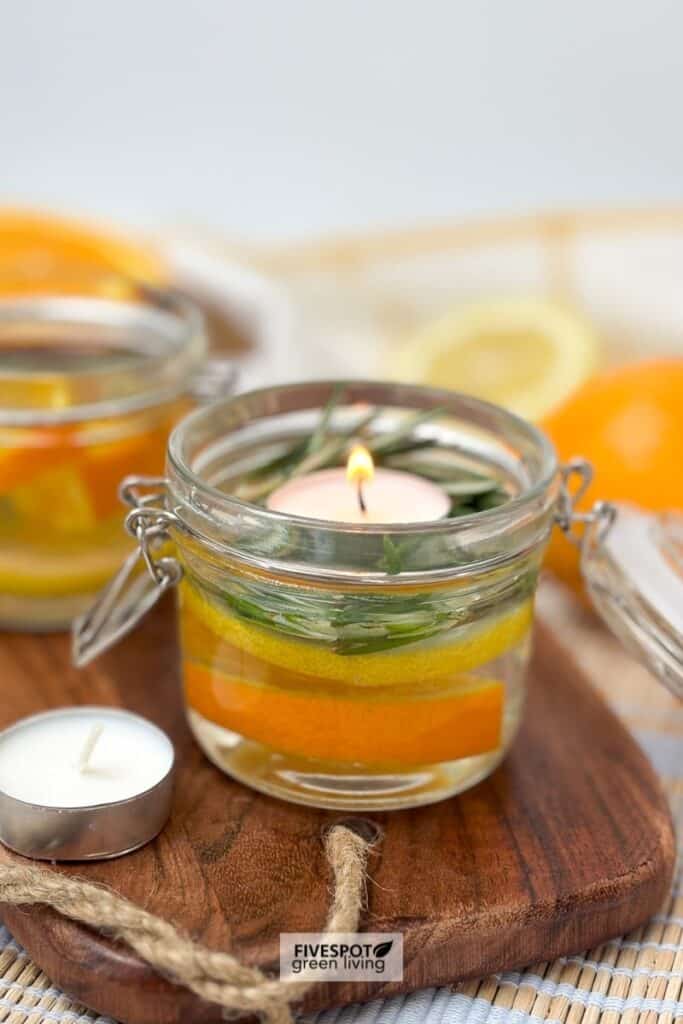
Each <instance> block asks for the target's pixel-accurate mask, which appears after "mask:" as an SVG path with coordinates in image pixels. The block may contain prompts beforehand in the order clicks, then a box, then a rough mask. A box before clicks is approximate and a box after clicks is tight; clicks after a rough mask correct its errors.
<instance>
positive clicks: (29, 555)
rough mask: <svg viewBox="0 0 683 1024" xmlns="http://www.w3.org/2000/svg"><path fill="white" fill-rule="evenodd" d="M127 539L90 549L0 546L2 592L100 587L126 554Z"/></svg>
mask: <svg viewBox="0 0 683 1024" xmlns="http://www.w3.org/2000/svg"><path fill="white" fill-rule="evenodd" d="M127 550H128V546H127V545H126V543H125V541H124V542H122V543H121V544H119V545H111V546H109V547H106V546H104V545H103V546H101V547H98V548H93V549H92V550H90V551H77V552H74V551H73V550H70V549H69V548H67V547H65V548H64V549H63V550H61V551H59V550H50V549H44V548H38V549H30V550H29V549H27V548H26V547H16V548H13V547H11V546H9V545H8V546H5V545H4V544H3V545H0V593H2V594H4V595H5V596H6V595H8V594H12V595H14V596H16V597H48V598H52V597H55V598H56V597H66V596H69V595H73V594H90V593H94V592H95V591H97V590H99V589H100V588H101V587H102V586H103V585H104V584H105V583H106V582H107V580H109V579H110V578H111V577H112V576H113V575H114V573H115V572H116V570H117V569H118V568H119V566H120V564H121V561H122V559H123V558H124V556H125V555H126V554H127Z"/></svg>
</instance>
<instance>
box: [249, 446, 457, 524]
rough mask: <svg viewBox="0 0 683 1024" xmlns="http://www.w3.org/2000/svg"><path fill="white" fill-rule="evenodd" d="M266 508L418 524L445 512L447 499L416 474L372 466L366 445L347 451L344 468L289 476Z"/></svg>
mask: <svg viewBox="0 0 683 1024" xmlns="http://www.w3.org/2000/svg"><path fill="white" fill-rule="evenodd" d="M267 504H268V508H270V509H272V510H273V511H274V512H285V513H287V515H292V516H307V517H308V518H310V519H324V520H327V521H328V522H338V523H339V522H341V523H387V524H390V523H423V522H429V521H430V520H433V519H443V518H444V516H446V515H448V512H449V509H450V499H449V497H448V495H447V494H446V493H445V491H443V490H442V489H441V488H440V487H439V486H438V485H437V484H435V483H433V482H432V481H431V480H426V479H425V478H424V477H421V476H417V474H415V473H404V472H403V471H401V470H398V469H386V468H384V467H383V466H379V467H375V466H374V464H373V461H372V456H371V454H370V452H369V451H368V450H367V448H364V447H363V446H362V445H356V446H354V447H353V448H352V449H351V452H350V454H349V458H348V462H347V465H346V467H345V468H344V467H341V466H340V467H338V468H337V469H321V470H318V471H317V472H315V473H308V474H307V475H305V476H298V477H293V478H292V479H291V480H288V481H287V482H286V483H284V484H282V486H281V487H278V488H277V490H275V491H273V493H272V494H271V495H270V497H269V498H268V502H267Z"/></svg>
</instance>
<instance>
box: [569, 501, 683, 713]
mask: <svg viewBox="0 0 683 1024" xmlns="http://www.w3.org/2000/svg"><path fill="white" fill-rule="evenodd" d="M603 508H604V506H603ZM609 510H610V511H609V515H607V516H605V515H604V514H602V515H601V514H597V515H595V516H594V518H592V520H591V521H590V522H589V523H588V526H587V528H586V531H585V534H584V538H583V542H582V546H581V567H582V571H583V575H584V578H585V580H586V584H587V587H588V590H589V593H590V595H591V598H592V601H593V604H594V605H595V607H596V609H597V611H598V613H599V614H600V615H601V616H602V618H603V619H604V620H605V622H606V623H607V625H608V626H609V627H610V628H611V630H612V631H613V632H614V633H615V635H616V636H617V637H618V638H619V639H620V640H621V641H622V642H623V643H624V645H625V646H627V647H628V648H629V649H630V650H631V651H632V652H633V653H635V654H636V656H637V657H639V658H640V660H642V661H643V662H644V663H645V664H646V665H647V667H648V668H649V669H650V670H651V671H652V672H654V673H655V675H657V676H658V677H659V679H661V681H662V682H663V683H664V684H665V685H666V686H668V687H669V689H670V690H671V691H672V692H673V693H675V694H676V695H677V696H679V697H683V515H681V514H679V513H673V512H672V513H665V514H663V515H652V514H649V513H646V512H643V511H641V510H639V509H637V508H635V507H633V506H630V505H614V506H609Z"/></svg>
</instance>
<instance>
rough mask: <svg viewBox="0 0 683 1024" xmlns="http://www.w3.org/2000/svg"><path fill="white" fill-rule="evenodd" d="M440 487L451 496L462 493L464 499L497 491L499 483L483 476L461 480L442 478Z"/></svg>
mask: <svg viewBox="0 0 683 1024" xmlns="http://www.w3.org/2000/svg"><path fill="white" fill-rule="evenodd" d="M441 487H442V489H443V490H444V491H445V492H446V494H448V495H450V497H451V498H457V497H460V496H461V495H462V496H463V498H464V499H465V500H466V499H469V498H472V497H475V496H478V495H483V494H490V493H491V492H492V491H497V490H499V487H500V485H499V484H498V481H497V480H485V479H483V478H481V479H478V480H477V479H476V478H469V477H468V478H464V479H461V480H450V481H449V480H444V481H443V483H441Z"/></svg>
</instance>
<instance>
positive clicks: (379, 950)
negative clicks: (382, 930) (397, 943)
mask: <svg viewBox="0 0 683 1024" xmlns="http://www.w3.org/2000/svg"><path fill="white" fill-rule="evenodd" d="M393 944H394V940H393V939H389V941H388V942H378V943H377V945H376V946H375V947H374V948H373V950H372V952H373V953H374V954H375V956H376V957H377V959H378V960H383V959H384V957H385V956H386V955H387V953H388V952H389V950H390V949H391V947H392V946H393Z"/></svg>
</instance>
